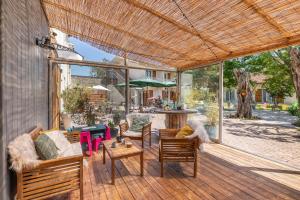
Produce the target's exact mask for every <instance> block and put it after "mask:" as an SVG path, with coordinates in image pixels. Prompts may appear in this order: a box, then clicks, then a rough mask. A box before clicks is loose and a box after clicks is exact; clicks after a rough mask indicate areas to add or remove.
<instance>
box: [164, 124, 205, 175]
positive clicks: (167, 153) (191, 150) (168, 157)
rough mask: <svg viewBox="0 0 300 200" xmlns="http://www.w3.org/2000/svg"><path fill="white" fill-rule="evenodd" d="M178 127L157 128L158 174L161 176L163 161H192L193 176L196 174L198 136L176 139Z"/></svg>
mask: <svg viewBox="0 0 300 200" xmlns="http://www.w3.org/2000/svg"><path fill="white" fill-rule="evenodd" d="M178 131H179V129H160V130H159V143H160V144H159V162H160V166H161V168H160V175H161V177H163V172H164V162H166V161H171V162H193V163H194V177H196V176H197V152H198V148H199V144H200V142H199V138H198V137H194V138H191V139H186V138H184V139H178V138H175V136H176V134H177V132H178Z"/></svg>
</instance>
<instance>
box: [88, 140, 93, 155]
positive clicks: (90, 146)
mask: <svg viewBox="0 0 300 200" xmlns="http://www.w3.org/2000/svg"><path fill="white" fill-rule="evenodd" d="M88 148H89V152H90V156H92V155H93V149H92V148H93V146H92V143H91V141H88Z"/></svg>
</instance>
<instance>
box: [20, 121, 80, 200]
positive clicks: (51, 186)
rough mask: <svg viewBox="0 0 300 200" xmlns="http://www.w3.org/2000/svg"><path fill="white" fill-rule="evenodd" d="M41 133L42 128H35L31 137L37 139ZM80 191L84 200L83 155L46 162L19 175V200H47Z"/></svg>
mask: <svg viewBox="0 0 300 200" xmlns="http://www.w3.org/2000/svg"><path fill="white" fill-rule="evenodd" d="M41 131H42V128H40V127H37V128H35V129H34V130H33V131H32V132H30V134H31V137H32V138H33V139H35V138H36V137H37V136H38V135H39V134H40V132H41ZM72 142H74V140H72ZM78 189H79V190H80V199H83V156H82V155H79V156H70V157H64V158H57V159H53V160H45V161H42V162H41V163H40V165H39V166H38V167H36V168H34V169H30V170H26V169H24V170H23V171H22V172H20V173H17V199H18V200H19V199H20V200H21V199H24V200H25V199H35V200H37V199H46V198H49V197H53V196H56V195H60V194H63V193H66V192H70V191H74V190H78Z"/></svg>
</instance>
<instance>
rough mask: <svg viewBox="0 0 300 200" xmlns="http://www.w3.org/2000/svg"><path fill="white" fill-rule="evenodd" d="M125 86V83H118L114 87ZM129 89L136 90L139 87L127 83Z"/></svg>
mask: <svg viewBox="0 0 300 200" xmlns="http://www.w3.org/2000/svg"><path fill="white" fill-rule="evenodd" d="M125 86H126V83H118V84H116V85H115V87H125ZM129 87H131V88H138V87H140V86H138V85H135V84H130V83H129Z"/></svg>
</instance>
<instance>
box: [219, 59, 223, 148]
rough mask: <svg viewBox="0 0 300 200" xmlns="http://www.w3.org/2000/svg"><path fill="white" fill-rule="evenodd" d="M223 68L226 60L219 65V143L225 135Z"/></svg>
mask: <svg viewBox="0 0 300 200" xmlns="http://www.w3.org/2000/svg"><path fill="white" fill-rule="evenodd" d="M223 68H224V62H221V63H220V67H219V140H218V141H219V143H222V137H223V89H224V88H223Z"/></svg>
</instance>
